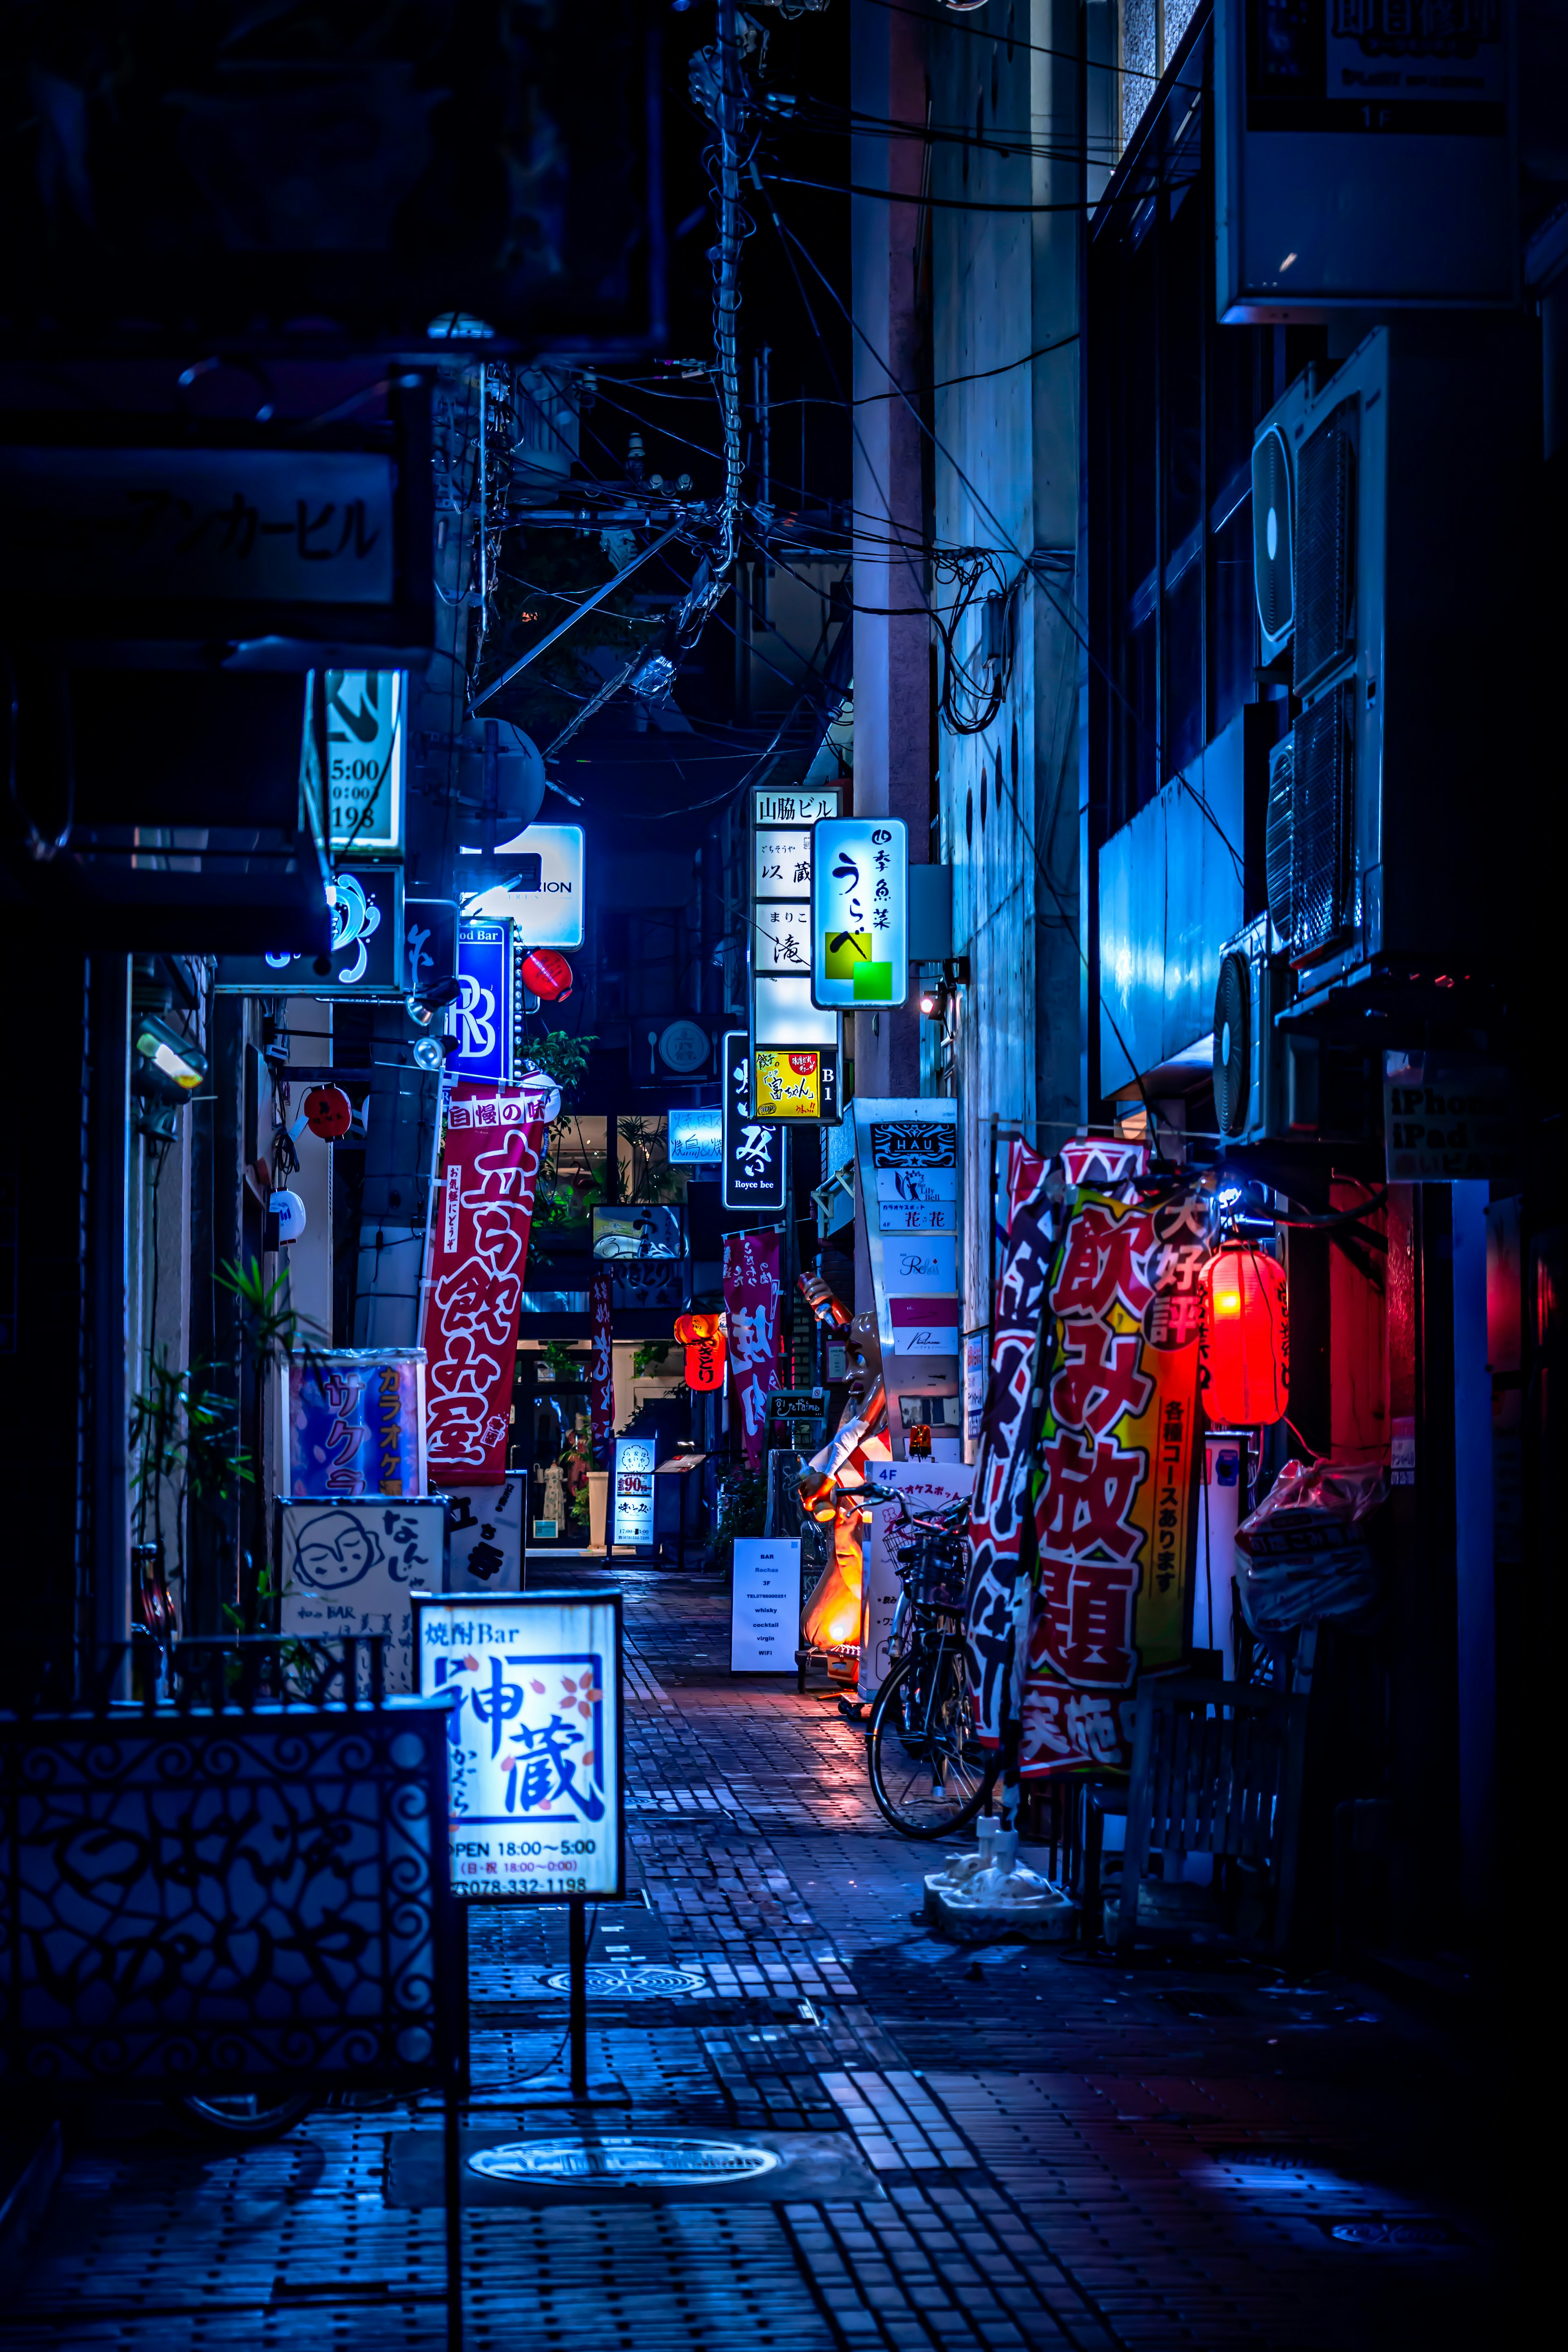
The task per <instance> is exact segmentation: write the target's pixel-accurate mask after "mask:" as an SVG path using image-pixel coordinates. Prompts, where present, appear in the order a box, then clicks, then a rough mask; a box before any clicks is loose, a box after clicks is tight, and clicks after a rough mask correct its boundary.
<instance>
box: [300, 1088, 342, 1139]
mask: <svg viewBox="0 0 1568 2352" xmlns="http://www.w3.org/2000/svg"><path fill="white" fill-rule="evenodd" d="M304 1118H305V1124H306V1126H307V1127H308V1128H309V1129H310V1132H311V1134H312V1135H319V1136H320V1137H321V1140H322V1142H323V1143H341V1142H342V1139H343V1138H344V1136H345V1135H346V1134H347V1133H348V1131H349V1129H350V1128H351V1127H353V1123H354V1108H353V1103H351V1102H350V1100H349V1098H348V1097H347V1095H346V1094H344V1092H343V1090H342V1087H311V1088H310V1093H309V1094H308V1095H307V1096H306V1097H305V1101H304Z"/></svg>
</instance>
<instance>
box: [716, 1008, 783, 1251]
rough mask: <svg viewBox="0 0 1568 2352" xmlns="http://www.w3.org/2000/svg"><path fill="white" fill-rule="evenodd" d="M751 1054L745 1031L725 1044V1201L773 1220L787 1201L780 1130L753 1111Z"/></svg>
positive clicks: (737, 1032) (732, 1034) (736, 1031)
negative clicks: (753, 1115)
mask: <svg viewBox="0 0 1568 2352" xmlns="http://www.w3.org/2000/svg"><path fill="white" fill-rule="evenodd" d="M751 1103H752V1069H751V1054H750V1051H749V1048H748V1046H747V1043H746V1033H745V1031H744V1030H743V1029H731V1031H730V1033H729V1034H728V1035H727V1036H726V1038H725V1040H724V1149H723V1202H724V1206H725V1207H726V1208H727V1209H751V1210H754V1211H756V1212H757V1213H760V1214H762V1215H764V1216H772V1215H776V1214H777V1213H778V1212H779V1211H780V1210H781V1209H783V1207H784V1198H785V1177H784V1129H783V1128H782V1127H777V1126H774V1125H771V1124H770V1123H769V1122H768V1121H767V1120H766V1119H761V1118H752V1112H751Z"/></svg>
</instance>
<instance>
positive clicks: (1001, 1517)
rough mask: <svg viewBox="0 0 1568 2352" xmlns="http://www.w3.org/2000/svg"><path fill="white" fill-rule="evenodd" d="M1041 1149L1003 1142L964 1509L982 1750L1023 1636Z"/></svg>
mask: <svg viewBox="0 0 1568 2352" xmlns="http://www.w3.org/2000/svg"><path fill="white" fill-rule="evenodd" d="M1049 1167H1050V1162H1049V1160H1047V1158H1046V1157H1045V1155H1044V1153H1042V1152H1038V1151H1032V1150H1030V1149H1029V1146H1028V1145H1027V1144H1026V1143H1023V1142H1020V1141H1018V1140H1016V1139H1015V1140H1014V1141H1013V1142H1012V1143H1011V1144H1009V1146H1008V1148H1007V1255H1006V1258H1005V1263H1004V1265H1003V1268H1002V1278H1001V1280H1000V1281H999V1282H998V1284H997V1286H996V1337H995V1340H994V1344H993V1347H992V1350H991V1381H990V1386H989V1387H988V1389H987V1391H986V1394H985V1410H984V1413H983V1414H982V1416H981V1422H980V1458H979V1460H978V1462H977V1463H976V1464H975V1468H974V1496H973V1502H972V1503H971V1506H970V1512H969V1556H970V1566H969V1591H968V1593H967V1595H966V1596H965V1603H964V1613H965V1621H966V1627H967V1633H968V1641H969V1674H970V1686H971V1688H972V1689H973V1693H974V1712H975V1725H976V1729H977V1731H978V1733H979V1736H980V1738H981V1739H982V1740H983V1741H984V1743H985V1745H986V1746H987V1747H988V1748H999V1747H1000V1746H1001V1744H1002V1729H1003V1726H1004V1724H1005V1723H1006V1722H1008V1721H1009V1720H1014V1721H1016V1719H1017V1717H1018V1711H1019V1706H1020V1703H1021V1697H1022V1690H1023V1681H1024V1652H1025V1646H1026V1641H1027V1636H1028V1622H1029V1584H1028V1575H1027V1562H1026V1558H1025V1552H1024V1531H1025V1527H1026V1513H1027V1511H1028V1508H1029V1478H1030V1472H1031V1469H1032V1466H1033V1465H1032V1460H1031V1454H1032V1448H1033V1444H1034V1436H1035V1428H1036V1423H1037V1420H1038V1417H1039V1415H1038V1409H1037V1406H1036V1404H1035V1402H1034V1399H1035V1394H1036V1381H1037V1376H1038V1351H1039V1346H1040V1322H1041V1318H1042V1317H1043V1315H1044V1314H1045V1311H1046V1283H1047V1276H1048V1274H1049V1271H1050V1261H1051V1242H1052V1234H1051V1224H1050V1214H1051V1212H1050V1200H1049V1196H1048V1194H1047V1190H1046V1177H1047V1171H1048V1169H1049Z"/></svg>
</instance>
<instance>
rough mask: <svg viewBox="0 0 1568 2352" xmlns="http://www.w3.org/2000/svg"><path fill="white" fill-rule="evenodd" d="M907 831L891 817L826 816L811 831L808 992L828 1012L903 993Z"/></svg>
mask: <svg viewBox="0 0 1568 2352" xmlns="http://www.w3.org/2000/svg"><path fill="white" fill-rule="evenodd" d="M909 898H910V850H909V835H908V831H907V829H906V827H905V825H904V822H903V819H902V818H901V817H896V816H833V817H825V818H824V819H823V820H822V822H821V823H820V824H816V825H814V826H813V827H812V835H811V993H812V998H813V1001H814V1002H815V1003H817V1004H822V1005H830V1006H832V1007H833V1009H834V1010H835V1011H837V1010H840V1009H841V1008H843V1007H844V1006H847V1005H848V1006H853V1005H857V1004H902V1003H903V1002H904V999H905V997H906V996H907V995H908V993H909V983H910V950H909Z"/></svg>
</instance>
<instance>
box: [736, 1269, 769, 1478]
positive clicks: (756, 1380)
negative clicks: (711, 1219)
mask: <svg viewBox="0 0 1568 2352" xmlns="http://www.w3.org/2000/svg"><path fill="white" fill-rule="evenodd" d="M724 1308H725V1312H726V1314H727V1316H728V1318H729V1324H730V1369H731V1373H732V1375H733V1377H734V1382H735V1396H736V1400H737V1402H738V1403H739V1405H740V1408H741V1437H742V1444H744V1446H745V1450H746V1460H747V1462H748V1463H749V1464H750V1465H751V1467H752V1469H753V1470H755V1469H757V1468H758V1467H759V1466H760V1465H761V1463H762V1458H763V1443H764V1439H765V1435H766V1426H767V1401H768V1399H769V1397H770V1396H771V1395H772V1394H773V1391H774V1389H776V1388H777V1386H778V1384H779V1367H778V1353H779V1237H778V1235H777V1234H725V1236H724Z"/></svg>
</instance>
